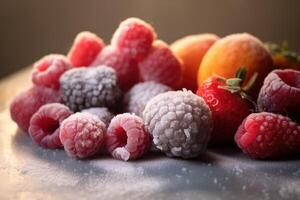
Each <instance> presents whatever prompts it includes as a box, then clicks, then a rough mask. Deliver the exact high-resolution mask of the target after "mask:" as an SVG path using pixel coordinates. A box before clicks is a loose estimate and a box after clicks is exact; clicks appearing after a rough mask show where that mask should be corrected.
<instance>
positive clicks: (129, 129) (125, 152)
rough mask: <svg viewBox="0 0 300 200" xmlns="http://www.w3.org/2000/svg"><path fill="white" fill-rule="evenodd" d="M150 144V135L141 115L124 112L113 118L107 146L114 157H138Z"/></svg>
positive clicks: (108, 131) (107, 136)
mask: <svg viewBox="0 0 300 200" xmlns="http://www.w3.org/2000/svg"><path fill="white" fill-rule="evenodd" d="M150 144H151V141H150V135H149V133H148V132H147V131H146V130H145V127H144V123H143V120H142V119H141V118H140V117H138V116H136V115H133V114H129V113H124V114H119V115H117V116H115V117H114V118H113V119H112V120H111V122H110V125H109V127H108V129H107V134H106V147H107V149H108V151H109V152H110V153H111V154H112V156H113V157H114V158H116V159H120V160H124V161H127V160H133V159H138V158H140V157H141V156H142V155H144V154H145V153H146V152H147V151H148V150H149V147H150Z"/></svg>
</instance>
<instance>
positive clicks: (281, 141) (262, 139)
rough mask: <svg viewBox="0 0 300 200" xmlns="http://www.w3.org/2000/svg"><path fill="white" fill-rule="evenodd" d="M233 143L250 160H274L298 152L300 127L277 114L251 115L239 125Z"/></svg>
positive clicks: (299, 147)
mask: <svg viewBox="0 0 300 200" xmlns="http://www.w3.org/2000/svg"><path fill="white" fill-rule="evenodd" d="M235 141H236V143H237V145H238V146H239V147H240V148H241V149H242V150H243V152H244V153H245V154H247V155H249V156H250V157H252V158H257V159H266V158H276V157H280V156H283V155H288V154H292V153H295V152H300V126H299V125H297V123H295V122H293V121H292V120H291V119H290V118H288V117H284V116H282V115H279V114H274V113H268V112H262V113H253V114H251V115H249V116H248V117H247V118H246V119H245V120H244V121H243V123H242V124H241V125H240V127H239V129H238V131H237V132H236V134H235Z"/></svg>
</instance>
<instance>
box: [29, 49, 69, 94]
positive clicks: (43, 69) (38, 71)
mask: <svg viewBox="0 0 300 200" xmlns="http://www.w3.org/2000/svg"><path fill="white" fill-rule="evenodd" d="M69 69H71V64H70V62H69V61H68V59H67V58H66V57H65V56H63V55H59V54H50V55H47V56H44V57H43V58H42V59H40V60H39V61H37V62H36V63H34V65H33V72H32V82H33V83H34V84H35V85H39V86H45V87H49V88H53V89H59V78H60V76H61V75H62V74H63V73H64V72H65V71H67V70H69Z"/></svg>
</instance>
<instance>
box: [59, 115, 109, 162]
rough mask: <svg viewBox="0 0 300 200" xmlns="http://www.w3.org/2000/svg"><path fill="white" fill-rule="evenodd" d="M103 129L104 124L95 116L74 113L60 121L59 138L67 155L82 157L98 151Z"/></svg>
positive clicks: (102, 140) (100, 145)
mask: <svg viewBox="0 0 300 200" xmlns="http://www.w3.org/2000/svg"><path fill="white" fill-rule="evenodd" d="M105 131H106V127H105V124H104V123H103V122H102V121H101V120H99V119H98V118H97V117H96V116H94V115H91V114H87V113H75V114H73V115H71V116H70V117H68V118H67V119H65V120H64V121H63V122H62V124H61V127H60V131H59V138H60V140H61V142H62V144H63V145H64V149H65V151H66V152H67V154H68V155H69V156H71V157H74V158H78V159H84V158H87V157H90V156H93V155H95V154H96V153H97V152H99V150H100V148H101V147H102V144H104V134H105Z"/></svg>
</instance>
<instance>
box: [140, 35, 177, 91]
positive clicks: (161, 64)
mask: <svg viewBox="0 0 300 200" xmlns="http://www.w3.org/2000/svg"><path fill="white" fill-rule="evenodd" d="M138 66H139V70H140V76H141V79H142V81H155V82H158V83H162V84H165V85H167V86H169V87H171V88H173V89H177V88H178V87H179V86H180V84H181V78H182V77H181V76H182V62H181V60H179V59H178V58H177V57H176V56H175V55H174V54H173V52H172V50H171V49H170V48H169V46H168V45H167V44H166V43H165V42H163V41H161V40H157V41H155V42H154V43H153V45H152V48H151V50H150V52H149V54H148V55H147V56H146V57H145V59H143V60H142V61H141V62H139V64H138Z"/></svg>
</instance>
